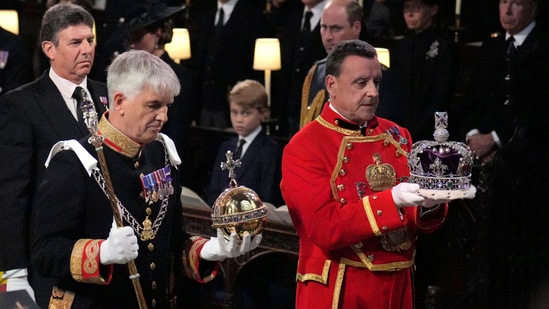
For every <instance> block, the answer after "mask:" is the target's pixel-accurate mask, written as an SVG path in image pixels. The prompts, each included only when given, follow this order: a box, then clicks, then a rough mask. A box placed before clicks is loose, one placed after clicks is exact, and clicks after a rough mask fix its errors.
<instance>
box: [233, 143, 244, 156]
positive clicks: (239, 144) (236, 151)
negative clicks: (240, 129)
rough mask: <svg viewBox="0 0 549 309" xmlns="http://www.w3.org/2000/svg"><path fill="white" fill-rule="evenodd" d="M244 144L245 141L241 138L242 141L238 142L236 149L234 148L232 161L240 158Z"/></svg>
mask: <svg viewBox="0 0 549 309" xmlns="http://www.w3.org/2000/svg"><path fill="white" fill-rule="evenodd" d="M244 144H246V140H245V139H243V138H242V139H240V140H238V147H236V150H235V152H234V156H233V159H234V160H238V159H240V156H241V155H242V147H243V146H244Z"/></svg>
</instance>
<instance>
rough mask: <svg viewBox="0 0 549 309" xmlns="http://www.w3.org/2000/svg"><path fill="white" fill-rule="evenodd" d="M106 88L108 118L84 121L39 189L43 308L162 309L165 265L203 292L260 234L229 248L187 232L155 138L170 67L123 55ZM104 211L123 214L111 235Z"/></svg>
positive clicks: (166, 146)
mask: <svg viewBox="0 0 549 309" xmlns="http://www.w3.org/2000/svg"><path fill="white" fill-rule="evenodd" d="M107 87H108V89H109V102H110V104H109V107H110V108H109V111H108V112H107V113H105V114H104V115H103V117H102V118H101V120H100V121H99V123H97V121H96V120H95V126H94V125H93V124H94V118H93V117H90V118H88V119H87V122H88V123H89V124H91V125H90V132H92V136H91V138H84V139H82V140H80V143H78V142H77V141H75V140H70V141H61V142H59V143H57V144H56V145H54V147H53V148H52V155H51V156H50V157H49V158H48V162H47V163H46V164H48V167H47V169H46V173H45V175H44V180H43V182H42V184H41V186H40V188H39V194H40V197H41V198H40V202H39V204H38V208H37V214H36V227H37V237H36V241H35V242H34V245H33V265H35V266H36V268H37V269H38V271H39V272H40V273H41V274H43V275H46V276H52V277H55V278H57V279H58V280H59V284H58V286H57V287H56V289H55V293H52V299H51V301H50V306H67V307H71V306H72V307H71V308H139V307H141V306H138V301H137V299H138V298H140V297H136V294H137V295H142V298H144V301H145V302H146V305H147V307H149V308H167V307H168V302H167V301H166V291H167V290H169V287H168V278H169V276H168V275H169V272H170V267H169V266H170V259H172V258H173V265H174V269H173V273H174V274H175V275H176V276H178V277H181V276H183V274H185V275H186V276H188V277H189V278H192V279H194V280H196V281H199V282H204V283H205V282H208V281H210V280H212V279H213V278H215V276H216V275H217V272H218V270H219V263H218V262H217V261H220V260H222V259H225V258H231V257H236V256H238V255H240V254H243V253H246V252H248V251H249V250H253V249H255V248H256V247H257V246H258V245H259V242H260V241H261V235H256V236H255V237H253V239H252V238H251V237H250V235H249V234H248V233H244V235H243V237H242V242H241V244H239V245H237V241H238V240H237V234H236V233H235V234H232V235H231V236H230V237H229V238H230V241H229V240H226V239H225V238H224V236H223V234H222V232H221V230H220V229H218V231H217V235H218V236H217V237H212V238H211V239H210V240H208V239H204V238H201V237H190V236H189V235H187V234H186V233H185V231H184V227H183V223H182V220H183V216H182V206H181V201H180V194H181V187H180V185H179V180H178V179H179V177H178V170H177V166H178V165H179V164H180V163H181V162H180V159H179V155H178V154H177V151H176V150H175V144H174V143H173V141H172V140H171V139H170V138H169V137H167V136H166V135H164V134H160V130H161V129H162V126H163V125H164V123H166V121H167V120H168V117H167V112H168V107H169V105H170V104H172V102H173V100H174V97H175V96H176V95H177V94H178V93H179V90H180V85H179V80H178V79H177V76H176V75H175V73H174V71H173V70H172V69H171V68H170V67H169V65H168V64H166V63H165V62H164V61H163V60H161V59H160V58H158V57H157V56H154V55H152V54H151V53H149V52H146V51H140V50H131V51H128V52H125V53H123V54H121V55H119V56H118V57H116V58H115V60H114V61H113V63H112V64H111V65H110V66H109V69H108V72H107ZM91 115H92V116H93V113H91ZM90 143H91V144H90ZM92 144H93V145H92ZM63 149H71V150H72V151H62V150H63ZM98 160H99V161H100V163H101V164H97V161H98ZM109 175H110V177H109ZM109 179H110V181H109ZM110 185H112V186H110ZM109 188H111V189H112V191H111V190H110V189H109ZM68 192H70V194H67V193H68ZM109 192H113V193H111V194H109ZM112 203H114V204H115V207H116V209H118V210H119V212H120V214H121V218H120V221H117V226H113V225H114V223H113V210H112V207H111V205H112ZM115 217H116V215H115ZM114 221H116V220H114ZM122 225H123V226H122ZM130 261H134V263H135V266H136V269H137V272H138V274H135V273H132V272H130V274H131V276H130V279H129V278H128V267H127V266H126V265H123V264H126V263H128V262H130ZM131 278H134V279H131ZM132 280H139V282H140V285H141V287H142V289H141V290H140V289H137V288H136V289H134V287H133V286H132ZM175 282H178V280H175ZM175 290H177V287H176V288H175ZM179 297H184V295H179ZM54 308H58V307H54ZM63 308H66V307H63Z"/></svg>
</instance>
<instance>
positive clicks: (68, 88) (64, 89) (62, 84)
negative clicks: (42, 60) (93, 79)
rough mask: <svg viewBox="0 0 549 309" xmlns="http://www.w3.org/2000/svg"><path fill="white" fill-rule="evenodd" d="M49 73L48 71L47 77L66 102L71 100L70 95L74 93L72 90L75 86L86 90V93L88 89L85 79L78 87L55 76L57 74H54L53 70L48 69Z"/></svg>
mask: <svg viewBox="0 0 549 309" xmlns="http://www.w3.org/2000/svg"><path fill="white" fill-rule="evenodd" d="M49 71H50V72H49V76H50V78H51V80H52V81H53V83H54V84H55V86H56V87H57V89H59V92H61V95H62V96H63V98H65V99H66V100H68V99H71V98H72V94H73V93H74V89H75V88H76V87H77V86H80V87H82V88H84V89H86V91H87V89H88V78H85V79H84V81H82V83H80V85H75V84H74V83H73V82H71V81H69V80H67V79H64V78H62V77H61V76H59V75H57V73H55V71H54V70H53V68H50V70H49Z"/></svg>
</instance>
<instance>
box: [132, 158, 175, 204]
mask: <svg viewBox="0 0 549 309" xmlns="http://www.w3.org/2000/svg"><path fill="white" fill-rule="evenodd" d="M140 179H141V186H142V188H143V192H142V193H141V197H142V198H143V199H144V200H145V203H148V204H149V205H151V204H153V203H156V202H158V200H159V199H160V200H161V199H163V198H164V197H167V196H169V195H172V194H173V193H174V188H173V185H172V176H171V171H170V167H169V166H165V167H163V168H161V169H158V170H156V171H154V172H152V173H149V174H147V175H143V174H141V176H140Z"/></svg>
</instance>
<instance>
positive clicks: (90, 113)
mask: <svg viewBox="0 0 549 309" xmlns="http://www.w3.org/2000/svg"><path fill="white" fill-rule="evenodd" d="M82 98H83V102H82V106H81V108H82V114H83V118H84V122H85V123H86V127H87V128H88V131H89V132H90V133H91V136H90V138H89V139H88V143H90V144H91V145H93V146H94V147H95V151H97V157H98V158H99V164H100V166H101V171H102V172H103V178H105V185H106V187H107V193H108V195H109V201H110V203H111V208H112V212H113V216H114V221H115V222H116V226H117V227H119V228H120V227H122V226H123V223H122V216H121V215H120V210H119V209H118V205H117V202H116V195H115V193H114V187H113V185H112V181H111V176H110V174H109V170H108V168H107V161H106V160H105V155H104V154H103V137H102V136H101V135H99V133H98V132H99V128H98V117H97V112H96V111H95V106H94V105H93V102H92V101H91V100H89V99H88V94H87V93H86V91H85V90H84V89H82ZM128 269H129V271H130V279H131V280H132V283H133V288H134V290H135V295H136V296H137V302H138V303H139V308H140V309H147V302H146V301H145V297H144V296H143V290H142V289H141V282H140V281H139V273H138V272H137V267H136V266H135V262H134V260H131V261H129V262H128Z"/></svg>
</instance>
